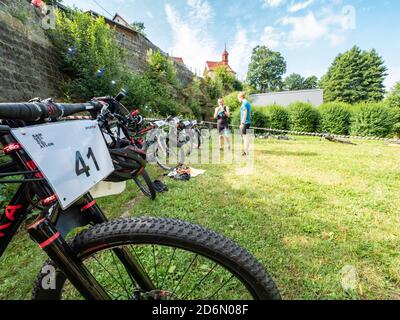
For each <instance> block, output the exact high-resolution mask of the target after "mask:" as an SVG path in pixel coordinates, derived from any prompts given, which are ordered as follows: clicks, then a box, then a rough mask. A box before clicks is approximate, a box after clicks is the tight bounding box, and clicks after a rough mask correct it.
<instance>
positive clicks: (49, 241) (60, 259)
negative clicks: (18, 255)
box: [28, 218, 110, 300]
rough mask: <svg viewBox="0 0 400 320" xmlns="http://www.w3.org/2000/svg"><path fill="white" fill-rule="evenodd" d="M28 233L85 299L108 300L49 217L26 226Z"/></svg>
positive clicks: (107, 296)
mask: <svg viewBox="0 0 400 320" xmlns="http://www.w3.org/2000/svg"><path fill="white" fill-rule="evenodd" d="M28 233H29V235H30V236H31V238H32V239H33V240H34V241H35V242H37V243H38V244H39V247H40V248H41V249H43V250H44V251H45V252H46V253H47V255H48V256H49V258H50V259H51V260H53V261H54V263H55V264H56V265H57V266H58V268H60V270H62V272H63V273H64V274H65V275H66V277H67V278H68V280H69V281H70V282H71V283H72V284H73V285H74V287H75V288H76V289H77V290H78V291H79V292H80V293H81V294H82V296H83V297H84V298H85V299H87V300H110V297H109V295H108V294H107V292H105V290H104V289H103V287H102V286H101V285H100V284H99V283H98V282H97V280H96V279H95V278H94V277H93V275H92V274H91V273H90V272H89V270H88V269H87V268H86V267H85V265H84V264H83V262H82V261H81V259H80V258H79V257H78V256H77V255H76V254H75V252H73V250H72V249H71V247H70V246H69V245H68V244H67V243H66V241H65V240H64V238H63V237H62V236H61V235H60V233H59V232H58V231H57V229H56V228H55V227H54V226H53V225H52V224H51V223H50V221H49V219H46V218H44V219H41V220H39V221H37V222H36V223H34V224H33V225H31V226H30V227H29V228H28Z"/></svg>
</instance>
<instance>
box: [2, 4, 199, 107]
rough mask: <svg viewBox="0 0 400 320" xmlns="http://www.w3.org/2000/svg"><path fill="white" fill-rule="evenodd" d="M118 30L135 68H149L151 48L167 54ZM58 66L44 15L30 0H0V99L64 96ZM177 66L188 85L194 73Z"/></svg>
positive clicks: (143, 40)
mask: <svg viewBox="0 0 400 320" xmlns="http://www.w3.org/2000/svg"><path fill="white" fill-rule="evenodd" d="M114 27H115V25H114ZM116 31H118V37H119V40H120V42H121V44H122V46H123V47H125V48H126V49H127V50H128V52H129V59H128V67H129V69H131V70H132V71H135V72H142V71H144V70H145V69H146V64H147V61H146V59H147V52H148V50H149V49H152V50H154V51H156V50H160V51H161V52H162V53H163V54H164V55H166V54H165V53H164V52H163V51H162V50H161V49H160V48H158V47H157V46H156V45H155V44H153V43H152V42H151V41H150V40H149V39H147V38H146V37H144V36H142V35H141V34H139V33H136V32H132V31H131V30H126V29H124V28H118V30H116ZM59 66H60V62H59V61H58V58H57V55H56V53H55V50H54V48H53V46H52V44H51V43H50V41H49V40H48V38H47V36H46V34H45V33H44V31H43V29H42V28H41V18H40V17H39V15H38V14H36V10H35V9H34V8H33V7H32V6H31V5H30V4H29V1H24V0H12V1H11V0H0V102H18V101H27V100H30V99H31V98H34V97H40V98H48V97H52V98H55V99H57V98H62V97H63V95H62V92H61V88H60V84H61V82H62V79H63V75H62V74H61V73H60V71H59V70H60V68H59ZM175 66H176V68H177V71H178V72H177V75H178V79H179V80H180V81H181V83H182V84H183V85H184V86H186V85H187V84H189V83H190V82H191V81H192V79H193V77H194V74H193V73H192V72H191V71H190V70H189V69H188V68H186V66H184V65H180V64H177V63H175Z"/></svg>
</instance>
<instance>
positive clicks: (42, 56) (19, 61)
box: [0, 3, 62, 102]
mask: <svg viewBox="0 0 400 320" xmlns="http://www.w3.org/2000/svg"><path fill="white" fill-rule="evenodd" d="M7 9H8V8H7V6H4V5H3V6H2V5H1V3H0V102H18V101H27V100H29V99H31V98H33V97H41V98H48V97H54V98H57V97H60V96H61V92H60V82H61V79H62V75H61V73H60V72H59V63H58V61H57V58H56V55H55V53H54V49H53V47H52V45H51V43H50V42H49V41H48V40H47V38H46V36H45V34H44V32H43V30H42V29H41V27H40V20H39V18H38V17H35V12H34V11H33V10H32V9H31V8H29V9H28V10H27V14H26V15H25V16H23V17H19V18H18V17H15V16H12V15H11V14H10V13H9V10H7ZM22 18H23V19H22Z"/></svg>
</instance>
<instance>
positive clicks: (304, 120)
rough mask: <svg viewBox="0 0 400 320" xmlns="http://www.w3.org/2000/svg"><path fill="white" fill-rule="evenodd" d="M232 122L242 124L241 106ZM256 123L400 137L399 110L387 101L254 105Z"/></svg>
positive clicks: (344, 133)
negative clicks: (319, 104)
mask: <svg viewBox="0 0 400 320" xmlns="http://www.w3.org/2000/svg"><path fill="white" fill-rule="evenodd" d="M231 124H232V125H236V126H237V125H239V124H240V109H236V110H235V112H233V114H232V118H231ZM251 124H252V126H253V127H258V128H272V129H277V130H287V129H290V130H293V131H300V132H327V133H331V134H341V135H349V134H351V135H357V136H376V137H388V136H391V135H393V134H395V135H397V136H400V124H399V123H396V116H395V113H394V112H393V110H392V109H391V108H389V107H388V106H387V104H385V103H361V104H358V105H353V106H351V105H348V104H345V103H341V102H330V103H326V104H323V105H321V106H320V107H319V108H315V107H313V106H312V105H311V104H308V103H302V102H298V103H293V104H291V105H290V106H289V107H288V108H285V107H282V106H277V105H273V106H267V107H253V109H252V123H251Z"/></svg>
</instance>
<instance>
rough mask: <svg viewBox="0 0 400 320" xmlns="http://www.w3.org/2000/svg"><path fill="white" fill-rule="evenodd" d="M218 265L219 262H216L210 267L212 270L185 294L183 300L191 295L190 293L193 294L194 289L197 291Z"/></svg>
mask: <svg viewBox="0 0 400 320" xmlns="http://www.w3.org/2000/svg"><path fill="white" fill-rule="evenodd" d="M217 266H218V264H217V263H215V264H214V266H213V267H212V268H211V269H210V271H208V273H207V274H206V275H205V276H204V277H203V279H201V280H200V281H199V282H198V283H197V284H196V285H195V286H194V288H193V289H192V290H191V291H190V292H189V293H188V294H187V295H185V296H184V297H183V298H182V300H184V299H185V298H186V297H190V295H191V294H192V292H193V291H195V290H196V289H197V288H198V287H199V286H200V285H201V284H202V283H203V281H204V280H205V279H206V278H207V277H208V276H209V275H210V274H211V273H212V272H213V271H214V269H215V268H216V267H217Z"/></svg>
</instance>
